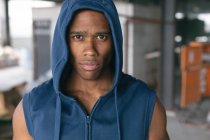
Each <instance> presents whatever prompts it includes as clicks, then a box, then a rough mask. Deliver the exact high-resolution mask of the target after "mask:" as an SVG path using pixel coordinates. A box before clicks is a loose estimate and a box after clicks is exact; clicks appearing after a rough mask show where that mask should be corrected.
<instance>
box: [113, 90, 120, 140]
mask: <svg viewBox="0 0 210 140" xmlns="http://www.w3.org/2000/svg"><path fill="white" fill-rule="evenodd" d="M114 97H115V109H116V116H117V127H118V140H121V133H120V120H119V111H118V104H117V103H118V98H117V87H116V88H114Z"/></svg>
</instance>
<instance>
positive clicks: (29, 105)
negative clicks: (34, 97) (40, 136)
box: [28, 94, 35, 139]
mask: <svg viewBox="0 0 210 140" xmlns="http://www.w3.org/2000/svg"><path fill="white" fill-rule="evenodd" d="M28 96H29V102H30V103H31V96H30V94H29V95H28ZM28 108H29V117H30V120H31V125H32V137H33V138H34V139H35V135H34V122H33V119H32V115H31V104H28Z"/></svg>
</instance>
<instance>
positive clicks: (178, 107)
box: [0, 0, 210, 140]
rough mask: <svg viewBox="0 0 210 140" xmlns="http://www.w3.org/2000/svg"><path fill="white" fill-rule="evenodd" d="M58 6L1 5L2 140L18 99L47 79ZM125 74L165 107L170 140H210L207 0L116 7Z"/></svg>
mask: <svg viewBox="0 0 210 140" xmlns="http://www.w3.org/2000/svg"><path fill="white" fill-rule="evenodd" d="M62 1H63V0H1V1H0V140H11V139H12V135H13V134H12V115H13V112H14V110H15V107H16V106H17V104H18V103H19V102H20V100H21V99H22V97H23V95H24V94H26V93H27V92H29V91H30V90H31V89H33V88H34V87H36V86H37V85H39V84H40V83H42V82H44V81H46V80H48V79H50V78H51V76H52V74H51V69H50V67H51V62H50V61H51V60H50V53H51V43H52V37H53V32H54V27H55V24H56V21H57V17H58V14H59V11H60V7H61V4H62ZM114 2H115V4H116V7H117V10H118V12H119V18H120V22H121V28H122V31H123V39H124V42H123V52H124V54H123V55H124V57H123V72H125V73H128V74H130V75H132V76H134V77H136V78H138V79H141V80H143V81H144V82H146V83H147V84H148V85H149V87H150V88H152V89H153V90H155V91H156V93H157V95H158V97H159V98H160V100H161V102H162V103H163V105H164V107H165V108H166V114H167V129H168V133H169V137H170V139H171V140H209V139H210V8H209V5H210V0H200V1H198V0H170V1H169V0H115V1H114Z"/></svg>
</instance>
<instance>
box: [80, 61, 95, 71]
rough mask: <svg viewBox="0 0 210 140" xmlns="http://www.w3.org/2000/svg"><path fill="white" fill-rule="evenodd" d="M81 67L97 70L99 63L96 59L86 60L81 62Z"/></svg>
mask: <svg viewBox="0 0 210 140" xmlns="http://www.w3.org/2000/svg"><path fill="white" fill-rule="evenodd" d="M80 67H81V68H82V69H83V70H85V71H95V70H97V69H98V67H99V64H98V63H96V62H95V61H86V62H82V63H80Z"/></svg>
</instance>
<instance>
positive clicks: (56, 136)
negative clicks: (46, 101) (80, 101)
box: [54, 94, 61, 140]
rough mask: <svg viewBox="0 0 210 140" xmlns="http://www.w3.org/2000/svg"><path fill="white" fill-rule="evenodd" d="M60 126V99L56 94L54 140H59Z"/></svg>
mask: <svg viewBox="0 0 210 140" xmlns="http://www.w3.org/2000/svg"><path fill="white" fill-rule="evenodd" d="M60 125H61V99H60V96H59V94H58V95H57V98H56V110H55V128H54V140H59V138H60Z"/></svg>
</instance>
